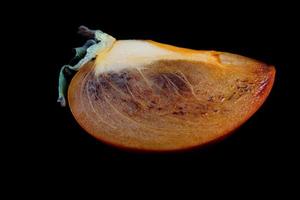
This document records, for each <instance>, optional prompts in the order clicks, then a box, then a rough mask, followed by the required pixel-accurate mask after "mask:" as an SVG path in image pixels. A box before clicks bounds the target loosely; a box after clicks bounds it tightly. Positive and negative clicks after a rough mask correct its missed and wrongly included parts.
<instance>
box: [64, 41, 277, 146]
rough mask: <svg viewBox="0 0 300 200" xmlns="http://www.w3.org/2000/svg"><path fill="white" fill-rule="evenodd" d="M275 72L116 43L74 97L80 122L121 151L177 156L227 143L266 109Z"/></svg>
mask: <svg viewBox="0 0 300 200" xmlns="http://www.w3.org/2000/svg"><path fill="white" fill-rule="evenodd" d="M274 77H275V69H274V67H273V66H269V65H266V64H264V63H262V62H259V61H256V60H253V59H250V58H246V57H243V56H239V55H235V54H230V53H224V52H216V51H198V50H190V49H185V48H179V47H174V46H171V45H166V44H161V43H157V42H153V41H145V40H116V41H114V42H113V43H112V45H111V46H110V47H109V48H107V49H105V51H101V53H98V54H97V55H96V57H95V59H94V60H91V61H89V62H87V63H85V64H84V65H83V67H82V68H81V69H79V71H78V72H77V73H76V74H75V76H74V77H73V79H72V81H71V83H70V86H69V89H68V101H69V106H70V108H71V111H72V113H73V115H74V117H75V119H76V120H77V122H78V123H79V124H80V125H81V126H82V127H83V128H84V129H85V130H86V131H87V132H88V133H89V134H91V135H92V136H94V137H95V138H97V139H99V140H101V141H103V142H105V143H109V144H112V145H114V146H117V147H123V148H128V149H135V150H147V151H172V150H181V149H187V148H192V147H197V146H201V145H203V144H206V143H209V142H212V141H215V140H217V139H219V138H223V137H224V136H225V135H227V134H229V133H231V132H232V131H233V130H235V129H236V128H238V127H239V126H240V125H241V124H243V123H244V122H245V121H246V120H247V119H249V117H251V116H252V115H253V114H254V113H255V112H256V111H257V110H258V109H259V107H260V106H261V105H262V103H263V102H264V101H265V99H266V98H267V96H268V94H269V93H270V90H271V88H272V85H273V82H274Z"/></svg>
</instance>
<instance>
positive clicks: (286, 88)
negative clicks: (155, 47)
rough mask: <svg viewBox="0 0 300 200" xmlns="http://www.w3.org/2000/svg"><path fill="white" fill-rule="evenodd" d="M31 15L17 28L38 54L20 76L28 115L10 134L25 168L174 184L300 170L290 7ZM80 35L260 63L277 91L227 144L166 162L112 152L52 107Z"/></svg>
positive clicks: (82, 9)
mask: <svg viewBox="0 0 300 200" xmlns="http://www.w3.org/2000/svg"><path fill="white" fill-rule="evenodd" d="M28 5H30V4H28ZM28 5H27V6H28ZM34 6H35V7H32V9H31V10H32V12H31V10H30V11H29V10H27V11H26V12H27V14H28V16H27V15H24V16H26V19H25V21H26V22H23V21H22V19H21V18H20V19H18V23H16V24H18V25H19V27H23V26H24V27H25V28H24V29H26V30H27V31H26V34H27V35H26V36H28V37H27V38H28V39H27V40H26V46H29V47H31V48H32V49H30V50H28V51H29V52H27V53H29V54H30V56H28V55H27V54H26V55H27V60H28V58H33V56H32V52H35V56H34V60H33V61H31V62H30V64H29V63H28V66H27V67H26V70H24V73H21V74H20V75H21V76H22V78H24V79H25V80H26V81H25V82H23V83H24V84H25V83H26V84H28V87H27V86H25V85H24V86H23V89H19V91H18V92H19V94H20V96H22V97H23V98H25V99H24V100H23V104H21V107H22V108H23V109H24V108H25V109H24V112H23V113H24V114H25V115H24V116H22V117H21V118H22V120H21V125H20V127H17V126H13V127H12V128H11V130H13V132H18V134H16V135H17V136H14V137H16V138H18V139H15V143H17V144H18V147H19V149H20V150H16V149H14V151H17V153H16V155H18V157H17V158H18V159H19V160H18V161H20V162H21V163H22V165H25V166H28V167H30V168H31V167H33V169H40V168H44V167H46V168H49V169H52V170H53V169H56V170H58V171H64V172H67V171H69V170H70V169H74V168H75V169H76V172H75V173H76V174H77V173H78V172H82V171H83V172H84V173H86V172H92V173H99V172H100V171H101V169H103V168H104V166H108V167H107V168H105V169H106V170H108V171H107V173H116V172H119V171H122V172H124V171H123V170H124V169H142V171H143V172H140V173H138V172H137V171H138V170H137V171H136V172H137V173H134V172H132V171H134V170H132V171H131V172H130V173H132V174H135V175H137V176H145V174H148V172H149V173H151V172H153V170H154V171H156V172H158V171H161V170H162V171H163V173H168V172H169V173H170V174H173V175H174V176H178V174H181V173H180V172H183V174H185V173H188V172H190V169H194V171H198V173H195V174H194V176H198V177H202V176H204V175H209V176H210V175H211V174H228V175H229V176H234V175H235V176H238V177H239V176H241V177H244V176H247V177H252V175H250V174H254V177H260V178H261V177H265V179H269V180H276V179H277V177H278V176H279V177H281V178H287V177H290V176H293V175H291V174H289V173H290V172H291V171H292V170H291V169H296V164H295V163H296V161H297V156H296V155H297V153H296V152H297V151H296V150H298V147H297V144H296V136H297V132H298V131H297V130H296V129H294V127H295V125H296V123H297V118H298V117H297V114H295V113H297V111H296V109H297V106H294V104H293V103H294V102H295V101H296V98H295V96H293V95H294V94H295V93H296V92H299V89H298V88H297V86H298V85H299V83H297V72H298V65H297V62H295V60H296V59H297V57H298V55H297V51H296V50H295V49H296V47H297V43H298V36H297V35H298V31H297V29H296V25H297V16H296V14H297V13H296V11H295V9H294V8H295V7H294V8H293V5H289V6H285V5H276V3H274V2H273V3H266V4H264V5H263V4H261V3H239V4H237V3H232V4H227V3H226V4H225V3H223V4H220V3H217V2H211V3H207V2H206V3H205V4H201V2H200V3H199V4H196V3H195V4H191V3H180V4H179V3H175V2H173V3H170V4H166V5H162V4H160V3H154V2H150V3H134V4H128V3H126V4H125V3H119V2H112V4H104V3H103V2H98V3H87V4H84V3H83V2H82V3H81V4H77V3H74V4H71V3H70V4H67V6H66V5H63V3H46V2H43V3H34ZM30 12H31V13H30ZM29 13H30V14H29ZM79 25H86V26H88V27H90V28H92V29H100V30H102V31H104V32H106V33H108V34H110V35H112V36H114V37H115V38H117V39H151V40H155V41H158V42H162V43H167V44H172V45H175V46H181V47H187V48H192V49H204V50H205V49H206V50H217V51H226V52H231V53H236V54H241V55H245V56H248V57H251V58H255V59H258V60H261V61H263V62H266V63H268V64H272V65H275V68H276V79H275V84H274V87H273V90H272V92H271V94H270V96H269V97H268V99H267V100H266V102H265V103H264V104H263V106H262V107H261V109H259V110H258V111H257V113H255V115H253V116H252V117H251V118H250V119H249V120H248V121H247V122H246V123H245V124H244V125H243V126H242V127H241V128H240V129H238V130H237V131H236V132H235V133H234V134H233V135H231V136H230V137H228V138H226V139H225V140H223V141H221V142H218V143H216V144H213V145H210V146H208V147H205V148H201V149H195V150H192V151H187V152H181V153H168V154H150V153H147V154H144V153H133V152H126V151H122V150H119V149H115V148H113V147H110V146H107V145H105V144H103V143H101V142H99V141H97V140H95V139H94V138H93V137H91V136H90V135H89V134H87V133H86V132H85V131H83V130H82V129H81V128H80V126H79V125H78V124H77V122H76V121H75V119H74V118H73V116H72V114H71V113H70V111H69V109H68V108H61V107H60V106H59V105H58V104H57V103H56V98H57V81H58V73H59V70H60V67H61V66H62V65H64V64H66V63H68V62H69V60H70V59H71V58H72V51H71V50H72V48H74V47H77V46H81V45H82V44H83V43H84V39H82V38H81V37H80V36H78V35H77V34H76V32H77V27H78V26H79ZM19 27H17V28H19ZM24 87H27V88H30V89H24ZM292 96H293V97H292ZM292 114H293V116H292ZM19 129H21V131H18V130H19ZM24 130H26V131H24ZM25 132H26V134H25ZM11 148H13V147H11ZM125 166H127V168H126V167H125ZM131 167H133V168H131ZM146 169H147V170H146ZM287 169H288V170H287ZM112 171H113V172H112ZM171 171H172V172H171ZM192 171H193V170H192ZM194 171H193V172H194ZM193 172H191V174H192V173H193ZM199 172H200V173H199ZM102 173H103V172H102ZM124 173H125V174H126V173H127V172H124ZM103 174H105V173H103ZM261 175H262V176H261ZM171 176H172V175H171ZM258 182H259V181H258Z"/></svg>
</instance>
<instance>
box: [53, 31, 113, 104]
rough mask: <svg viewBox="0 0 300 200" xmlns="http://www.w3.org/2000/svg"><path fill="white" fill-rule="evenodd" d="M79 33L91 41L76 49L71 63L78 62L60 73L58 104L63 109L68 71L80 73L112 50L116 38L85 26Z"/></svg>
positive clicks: (65, 67) (62, 69)
mask: <svg viewBox="0 0 300 200" xmlns="http://www.w3.org/2000/svg"><path fill="white" fill-rule="evenodd" d="M78 33H79V34H81V35H83V36H85V37H87V38H92V39H89V40H88V41H87V42H86V43H85V44H84V45H83V46H82V47H78V48H75V57H74V58H73V59H72V60H71V62H75V61H76V62H77V64H75V65H74V66H72V65H64V66H63V67H62V68H61V70H60V72H59V80H58V99H57V102H59V103H60V105H61V106H62V107H65V106H66V98H65V95H66V92H67V87H68V83H67V79H66V77H65V72H66V70H68V69H69V70H71V71H78V70H79V69H80V68H81V67H82V66H83V65H85V64H86V63H88V62H89V61H91V60H92V59H93V58H95V57H96V56H97V55H98V54H99V53H101V52H103V51H104V50H105V49H107V48H110V47H111V46H112V45H113V43H114V42H115V40H116V39H115V38H114V37H112V36H110V35H108V34H106V33H103V32H102V31H100V30H96V31H93V30H90V29H89V28H87V27H85V26H80V27H79V28H78Z"/></svg>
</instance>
